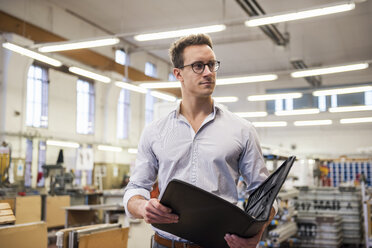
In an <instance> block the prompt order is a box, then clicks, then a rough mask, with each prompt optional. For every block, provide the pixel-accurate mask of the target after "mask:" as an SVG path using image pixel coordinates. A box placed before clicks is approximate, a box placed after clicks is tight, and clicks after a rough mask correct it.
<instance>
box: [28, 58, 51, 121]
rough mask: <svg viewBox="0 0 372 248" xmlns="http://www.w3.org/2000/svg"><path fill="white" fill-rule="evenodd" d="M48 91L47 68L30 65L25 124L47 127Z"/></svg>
mask: <svg viewBox="0 0 372 248" xmlns="http://www.w3.org/2000/svg"><path fill="white" fill-rule="evenodd" d="M48 91H49V80H48V70H47V69H46V68H44V67H41V66H38V65H31V66H30V69H29V70H28V75H27V112H26V125H27V126H31V127H43V128H47V127H48Z"/></svg>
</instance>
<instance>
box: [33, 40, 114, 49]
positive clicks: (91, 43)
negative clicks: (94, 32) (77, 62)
mask: <svg viewBox="0 0 372 248" xmlns="http://www.w3.org/2000/svg"><path fill="white" fill-rule="evenodd" d="M119 42H120V40H119V39H118V38H114V37H111V38H102V39H95V40H91V39H90V40H82V41H62V42H53V43H48V44H45V45H42V44H41V46H40V47H39V48H38V50H39V51H40V52H43V53H49V52H58V51H65V50H75V49H83V48H91V47H101V46H111V45H115V44H118V43H119Z"/></svg>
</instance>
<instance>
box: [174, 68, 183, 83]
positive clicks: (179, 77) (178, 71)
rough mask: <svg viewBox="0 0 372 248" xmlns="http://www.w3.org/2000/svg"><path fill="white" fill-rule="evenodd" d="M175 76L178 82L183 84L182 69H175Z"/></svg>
mask: <svg viewBox="0 0 372 248" xmlns="http://www.w3.org/2000/svg"><path fill="white" fill-rule="evenodd" d="M173 75H174V76H175V77H176V78H177V80H178V81H180V82H183V77H182V75H181V69H179V68H173Z"/></svg>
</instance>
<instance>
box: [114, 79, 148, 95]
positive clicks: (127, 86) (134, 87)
mask: <svg viewBox="0 0 372 248" xmlns="http://www.w3.org/2000/svg"><path fill="white" fill-rule="evenodd" d="M115 85H116V86H118V87H120V88H123V89H127V90H131V91H135V92H139V93H142V94H146V93H147V89H144V88H142V87H138V86H137V85H133V84H129V83H125V82H120V81H116V82H115Z"/></svg>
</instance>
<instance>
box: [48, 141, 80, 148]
mask: <svg viewBox="0 0 372 248" xmlns="http://www.w3.org/2000/svg"><path fill="white" fill-rule="evenodd" d="M46 144H47V145H48V146H59V147H69V148H79V146H80V145H79V143H76V142H69V141H61V140H47V142H46Z"/></svg>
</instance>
